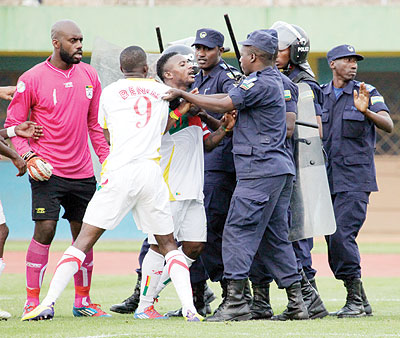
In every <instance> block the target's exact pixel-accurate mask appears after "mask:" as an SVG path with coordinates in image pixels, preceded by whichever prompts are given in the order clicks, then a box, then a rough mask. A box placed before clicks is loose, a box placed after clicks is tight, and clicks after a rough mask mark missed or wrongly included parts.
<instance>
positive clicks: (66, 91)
mask: <svg viewBox="0 0 400 338" xmlns="http://www.w3.org/2000/svg"><path fill="white" fill-rule="evenodd" d="M51 40H52V45H53V53H52V55H51V56H49V57H48V59H47V60H45V61H44V62H42V63H40V64H38V65H36V66H35V67H33V68H31V69H29V70H28V71H26V72H25V73H24V74H22V75H21V77H20V78H19V79H18V83H17V90H16V93H15V95H14V98H13V100H12V101H11V103H10V105H9V107H8V111H7V120H6V123H5V127H11V126H15V125H18V124H20V123H22V122H24V121H26V120H27V119H28V116H29V119H30V120H31V121H34V122H36V123H37V124H39V125H42V126H43V134H44V135H43V136H42V137H41V138H40V139H39V140H35V139H33V140H30V142H28V141H27V140H26V139H24V138H21V137H18V136H17V137H14V138H13V139H12V143H13V145H14V147H15V149H16V150H17V152H18V153H19V154H20V155H21V156H22V158H23V159H24V160H25V161H26V163H27V167H28V173H29V175H30V178H29V181H30V184H31V188H32V219H33V221H34V222H35V230H34V234H33V239H32V241H31V243H30V245H29V248H28V252H27V255H26V279H27V280H26V291H27V300H26V303H25V307H24V311H23V315H26V314H27V313H29V312H30V311H32V310H33V309H34V308H35V307H36V306H37V305H38V304H39V293H40V286H41V284H42V280H43V276H44V272H45V270H46V267H47V262H48V256H49V248H50V244H51V242H52V240H53V237H54V235H55V232H56V227H57V221H58V218H59V213H60V206H63V207H64V209H65V213H64V215H63V216H62V217H63V218H65V219H67V220H68V221H69V224H70V227H71V233H72V238H73V239H75V238H76V237H77V236H78V234H79V231H80V229H81V226H82V218H83V215H84V213H85V210H86V206H87V204H88V202H89V201H90V199H91V198H92V195H93V194H94V192H95V190H96V180H95V178H94V173H93V166H92V160H91V156H90V151H89V145H88V134H89V136H90V139H91V141H92V144H93V148H94V150H95V152H96V154H97V156H98V157H99V159H100V162H103V161H104V160H105V159H106V157H107V156H108V154H109V147H108V144H107V142H106V140H105V138H104V135H103V131H102V129H101V128H100V125H99V124H98V122H97V112H98V105H99V98H100V93H101V85H100V82H99V79H98V75H97V73H96V71H95V69H94V68H92V67H91V66H90V65H88V64H85V63H83V62H81V60H82V40H83V36H82V33H81V31H80V29H79V27H78V26H77V25H76V24H75V23H74V22H72V21H68V20H64V21H59V22H56V23H55V24H54V25H53V27H52V29H51ZM92 270H93V253H92V251H90V252H89V253H88V255H87V256H86V260H85V261H84V262H83V264H82V267H81V269H80V270H79V271H78V272H77V273H76V275H75V276H74V279H75V302H74V307H73V313H74V315H75V316H78V317H80V316H95V317H98V316H109V315H107V314H106V313H104V312H103V311H102V310H101V309H100V307H99V306H98V305H96V304H92V302H91V300H90V297H89V290H90V283H91V277H92Z"/></svg>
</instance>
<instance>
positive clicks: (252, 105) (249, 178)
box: [169, 30, 308, 321]
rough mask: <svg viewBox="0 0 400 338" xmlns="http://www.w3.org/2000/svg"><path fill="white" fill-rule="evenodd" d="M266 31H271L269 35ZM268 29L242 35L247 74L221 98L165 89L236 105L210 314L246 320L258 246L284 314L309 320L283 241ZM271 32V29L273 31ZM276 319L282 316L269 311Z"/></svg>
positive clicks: (285, 176) (287, 175) (286, 171)
mask: <svg viewBox="0 0 400 338" xmlns="http://www.w3.org/2000/svg"><path fill="white" fill-rule="evenodd" d="M271 33H272V34H271ZM273 34H274V32H268V31H260V30H258V31H254V32H252V33H251V34H249V35H248V38H247V40H246V41H244V42H242V44H243V47H242V50H241V59H240V62H241V66H242V69H243V70H244V72H245V74H246V75H248V77H247V78H246V79H245V80H243V81H241V82H240V84H239V85H238V86H237V87H235V88H233V89H231V90H230V91H229V93H228V96H226V97H224V98H216V97H207V96H204V95H192V94H189V93H184V92H182V91H177V90H171V91H170V97H169V99H173V98H174V97H175V96H182V97H183V98H184V99H186V100H188V101H190V102H192V103H194V104H196V105H197V106H199V107H202V108H204V109H213V111H215V112H219V113H222V112H225V111H229V110H232V109H238V110H239V111H240V112H239V114H238V120H237V123H236V126H235V130H234V134H233V154H234V159H235V169H236V174H237V178H238V181H237V185H236V188H235V191H234V194H233V197H232V201H231V204H230V208H229V214H228V217H227V220H226V223H225V228H224V233H223V242H222V256H223V262H224V278H225V279H226V281H227V297H226V298H225V299H224V300H223V302H222V304H221V306H220V307H219V309H218V311H217V312H216V313H215V314H214V315H213V316H211V317H209V318H207V320H208V321H230V320H248V319H250V318H251V313H250V308H249V305H248V303H247V301H246V300H245V298H244V295H243V292H244V286H245V283H246V280H247V277H248V274H249V270H250V266H251V263H252V261H253V258H254V256H255V254H256V252H257V250H259V253H260V255H262V257H264V260H265V262H266V263H267V266H268V268H269V270H270V271H271V273H272V275H273V276H274V279H275V280H276V282H277V284H278V286H279V287H280V288H285V289H286V292H287V295H288V299H289V303H288V307H287V309H286V310H285V311H286V313H287V316H286V315H285V319H286V318H289V319H307V318H308V313H307V309H306V307H305V304H304V302H303V299H302V296H301V289H300V288H301V286H300V280H301V276H300V274H299V273H298V272H297V265H296V259H295V255H294V252H293V250H290V247H291V243H290V242H289V241H288V220H287V209H288V206H289V201H290V195H291V191H292V183H293V175H294V166H293V162H292V161H291V159H290V156H289V154H288V153H287V151H286V149H285V147H284V142H285V138H286V121H285V117H286V114H285V101H284V97H283V84H282V79H281V78H280V76H279V74H278V73H277V72H276V70H275V69H274V66H275V59H276V52H277V44H278V40H277V39H276V37H274V36H273ZM275 34H276V32H275ZM272 318H275V319H280V318H281V317H280V316H276V317H272Z"/></svg>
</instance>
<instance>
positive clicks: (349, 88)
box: [322, 80, 355, 95]
mask: <svg viewBox="0 0 400 338" xmlns="http://www.w3.org/2000/svg"><path fill="white" fill-rule="evenodd" d="M354 84H355V82H354V81H353V80H350V81H349V83H348V84H347V85H346V86H345V87H344V88H343V93H346V94H348V95H353V88H354ZM322 91H323V92H324V94H329V93H332V92H333V91H334V90H333V80H331V82H329V83H328V85H327V86H326V87H325V88H322Z"/></svg>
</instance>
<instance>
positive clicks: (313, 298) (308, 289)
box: [300, 270, 329, 319]
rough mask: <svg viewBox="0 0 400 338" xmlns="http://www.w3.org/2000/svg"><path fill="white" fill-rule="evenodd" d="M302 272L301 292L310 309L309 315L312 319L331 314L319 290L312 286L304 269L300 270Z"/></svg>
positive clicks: (308, 309)
mask: <svg viewBox="0 0 400 338" xmlns="http://www.w3.org/2000/svg"><path fill="white" fill-rule="evenodd" d="M300 274H301V281H300V283H301V294H302V295H303V300H304V304H305V305H306V308H307V311H308V317H309V318H310V319H317V318H324V317H326V316H327V315H329V312H328V310H327V309H326V307H325V305H324V303H323V302H322V299H321V297H320V296H319V294H318V292H317V291H316V290H315V289H314V288H313V287H312V286H311V284H310V282H309V281H308V279H307V277H306V274H305V273H304V271H303V270H301V271H300Z"/></svg>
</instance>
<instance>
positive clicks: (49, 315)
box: [21, 303, 54, 322]
mask: <svg viewBox="0 0 400 338" xmlns="http://www.w3.org/2000/svg"><path fill="white" fill-rule="evenodd" d="M53 317H54V303H51V305H42V304H39V305H38V306H36V307H35V308H34V309H33V310H31V311H29V312H27V313H26V314H25V315H24V316H23V317H22V318H21V321H23V322H24V321H26V320H49V319H53Z"/></svg>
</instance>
